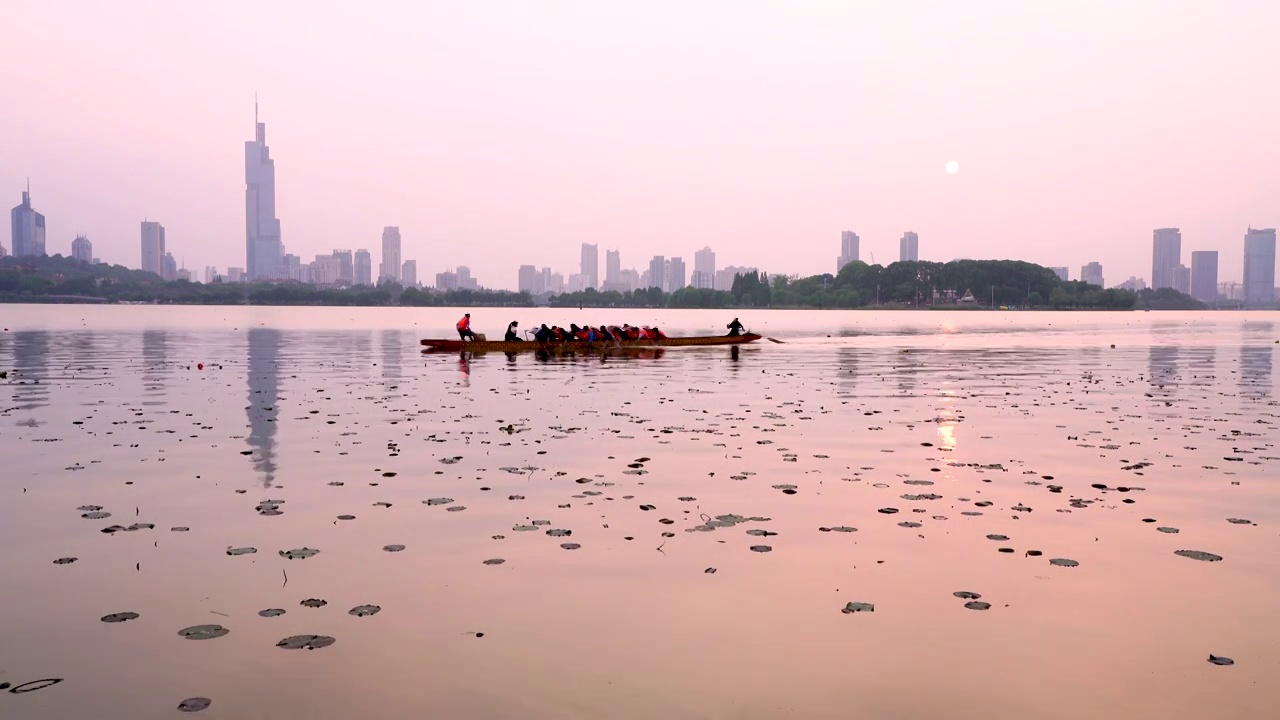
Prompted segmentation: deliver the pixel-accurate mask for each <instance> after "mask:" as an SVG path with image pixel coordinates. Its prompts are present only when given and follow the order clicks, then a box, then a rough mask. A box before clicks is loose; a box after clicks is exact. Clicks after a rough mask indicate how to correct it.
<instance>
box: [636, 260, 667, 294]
mask: <svg viewBox="0 0 1280 720" xmlns="http://www.w3.org/2000/svg"><path fill="white" fill-rule="evenodd" d="M666 278H667V259H666V258H664V257H662V256H661V255H654V256H653V259H652V260H650V261H649V282H648V285H649V287H656V288H658V289H659V290H661V289H662V283H663V281H664V280H666ZM641 284H642V285H643V284H645V283H641Z"/></svg>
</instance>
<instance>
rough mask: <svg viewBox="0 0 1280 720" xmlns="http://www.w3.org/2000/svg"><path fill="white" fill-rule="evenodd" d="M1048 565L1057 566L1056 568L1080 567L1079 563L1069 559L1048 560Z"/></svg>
mask: <svg viewBox="0 0 1280 720" xmlns="http://www.w3.org/2000/svg"><path fill="white" fill-rule="evenodd" d="M1049 564H1050V565H1057V566H1058V567H1078V566H1079V565H1080V563H1079V562H1077V561H1075V560H1072V559H1071V558H1050V559H1049Z"/></svg>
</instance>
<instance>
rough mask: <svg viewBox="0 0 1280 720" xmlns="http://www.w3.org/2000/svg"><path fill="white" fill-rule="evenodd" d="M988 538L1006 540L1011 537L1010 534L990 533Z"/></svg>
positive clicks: (999, 540)
mask: <svg viewBox="0 0 1280 720" xmlns="http://www.w3.org/2000/svg"><path fill="white" fill-rule="evenodd" d="M987 539H988V540H995V541H996V542H1004V541H1005V540H1008V539H1009V536H1008V535H988V536H987Z"/></svg>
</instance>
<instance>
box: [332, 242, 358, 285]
mask: <svg viewBox="0 0 1280 720" xmlns="http://www.w3.org/2000/svg"><path fill="white" fill-rule="evenodd" d="M333 257H334V259H335V260H337V261H338V282H339V283H343V284H346V285H355V283H356V261H355V256H354V255H352V254H351V251H350V250H334V251H333Z"/></svg>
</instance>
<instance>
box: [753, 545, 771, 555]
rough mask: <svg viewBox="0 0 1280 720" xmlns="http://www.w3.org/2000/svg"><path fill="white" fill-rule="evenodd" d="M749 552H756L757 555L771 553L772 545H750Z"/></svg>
mask: <svg viewBox="0 0 1280 720" xmlns="http://www.w3.org/2000/svg"><path fill="white" fill-rule="evenodd" d="M751 552H758V553H767V552H773V546H772V545H752V546H751Z"/></svg>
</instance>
